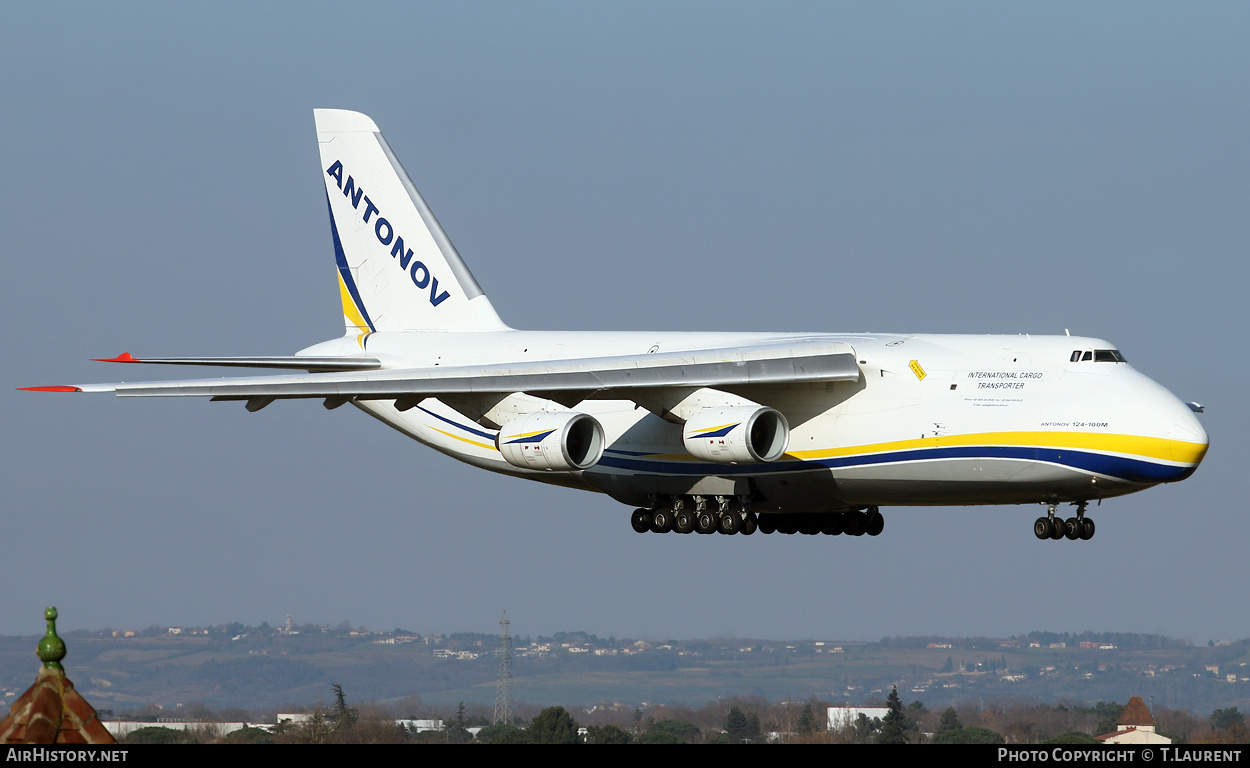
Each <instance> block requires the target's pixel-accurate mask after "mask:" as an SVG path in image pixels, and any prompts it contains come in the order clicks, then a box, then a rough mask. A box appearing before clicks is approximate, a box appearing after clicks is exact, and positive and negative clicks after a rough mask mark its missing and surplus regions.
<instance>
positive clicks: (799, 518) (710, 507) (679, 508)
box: [630, 496, 1092, 536]
mask: <svg viewBox="0 0 1250 768" xmlns="http://www.w3.org/2000/svg"><path fill="white" fill-rule="evenodd" d="M630 524H631V525H632V526H633V528H634V531H636V532H637V533H669V532H674V533H701V534H712V533H720V534H723V535H725V536H733V535H735V534H742V535H743V536H750V535H751V534H753V533H755V532H756V531H757V530H758V531H759V532H760V533H764V534H770V533H785V534H795V533H802V534H805V535H807V536H815V535H817V534H822V533H823V534H825V535H826V536H837V535H839V534H843V533H845V534H846V535H848V536H863V535H864V534H868V535H869V536H879V535H881V531H883V530H884V529H885V518H884V517H882V515H881V512H880V510H878V509H877V508H876V507H868V508H867V509H865V510H863V511H855V510H849V511H846V512H827V513H823V514H811V513H809V514H790V513H785V512H769V513H766V514H762V515H756V514H755V512H754V511H753V510H752V509H751V504H750V499H749V498H748V497H746V496H739V497H733V496H674V497H671V498H666V499H663V500H661V501H660V502H658V503H657V504H656V505H655V506H654V507H652V508H650V509H644V508H639V509H635V510H634V513H633V514H632V515H631V516H630ZM1091 525H1092V523H1091Z"/></svg>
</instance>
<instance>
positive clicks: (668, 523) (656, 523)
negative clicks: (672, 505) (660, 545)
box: [651, 509, 673, 533]
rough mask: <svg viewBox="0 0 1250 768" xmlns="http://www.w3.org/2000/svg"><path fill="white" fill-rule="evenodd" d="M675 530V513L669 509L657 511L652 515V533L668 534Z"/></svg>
mask: <svg viewBox="0 0 1250 768" xmlns="http://www.w3.org/2000/svg"><path fill="white" fill-rule="evenodd" d="M671 530H673V513H672V512H671V511H669V510H667V509H657V510H656V511H655V512H653V513H652V514H651V531H652V532H653V533H668V532H669V531H671Z"/></svg>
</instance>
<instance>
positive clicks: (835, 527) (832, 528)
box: [820, 512, 842, 536]
mask: <svg viewBox="0 0 1250 768" xmlns="http://www.w3.org/2000/svg"><path fill="white" fill-rule="evenodd" d="M820 532H821V533H823V534H825V535H826V536H841V535H842V513H841V512H830V513H828V514H825V515H821V520H820Z"/></svg>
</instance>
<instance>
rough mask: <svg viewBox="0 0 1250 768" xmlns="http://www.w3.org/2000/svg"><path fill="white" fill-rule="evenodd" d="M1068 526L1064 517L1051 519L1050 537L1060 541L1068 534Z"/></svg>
mask: <svg viewBox="0 0 1250 768" xmlns="http://www.w3.org/2000/svg"><path fill="white" fill-rule="evenodd" d="M1067 532H1068V526H1067V524H1066V523H1064V522H1063V518H1062V517H1056V518H1055V519H1054V520H1051V521H1050V538H1051V540H1052V541H1059V540H1061V539H1062V538H1063V537H1064V536H1065V535H1067Z"/></svg>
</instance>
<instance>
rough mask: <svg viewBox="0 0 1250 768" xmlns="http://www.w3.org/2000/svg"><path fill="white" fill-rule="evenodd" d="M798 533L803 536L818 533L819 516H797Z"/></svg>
mask: <svg viewBox="0 0 1250 768" xmlns="http://www.w3.org/2000/svg"><path fill="white" fill-rule="evenodd" d="M799 533H801V534H803V535H804V536H816V535H818V534H819V533H820V518H819V517H818V516H816V515H803V516H802V517H800V518H799Z"/></svg>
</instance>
